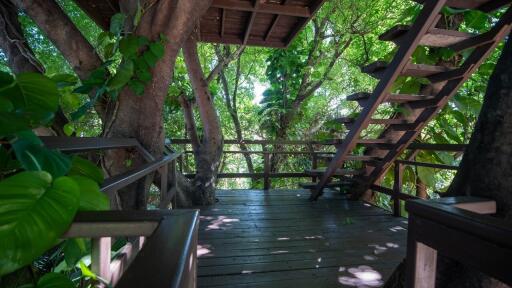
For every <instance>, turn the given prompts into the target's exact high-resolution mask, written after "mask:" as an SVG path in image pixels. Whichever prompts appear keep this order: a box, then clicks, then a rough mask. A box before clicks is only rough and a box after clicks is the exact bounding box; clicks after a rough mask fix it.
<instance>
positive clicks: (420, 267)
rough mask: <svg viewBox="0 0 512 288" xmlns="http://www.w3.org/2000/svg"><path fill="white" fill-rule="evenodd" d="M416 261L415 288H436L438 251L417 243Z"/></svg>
mask: <svg viewBox="0 0 512 288" xmlns="http://www.w3.org/2000/svg"><path fill="white" fill-rule="evenodd" d="M415 258H416V261H415V263H414V266H415V267H414V286H413V287H414V288H435V287H436V269H437V267H436V266H437V251H436V250H434V249H432V248H430V247H429V246H427V245H425V244H423V243H421V242H416V257H415Z"/></svg>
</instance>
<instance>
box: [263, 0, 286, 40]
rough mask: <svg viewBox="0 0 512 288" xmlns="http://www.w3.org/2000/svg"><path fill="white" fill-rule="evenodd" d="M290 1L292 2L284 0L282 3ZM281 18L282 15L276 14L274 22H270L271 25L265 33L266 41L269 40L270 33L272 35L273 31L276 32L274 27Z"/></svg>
mask: <svg viewBox="0 0 512 288" xmlns="http://www.w3.org/2000/svg"><path fill="white" fill-rule="evenodd" d="M288 2H290V0H284V2H283V3H282V4H281V5H287V4H288ZM279 19H281V15H276V16H274V20H272V24H270V27H269V28H268V30H267V33H266V34H265V41H268V39H269V38H270V35H272V32H274V29H275V28H276V26H277V23H278V22H279Z"/></svg>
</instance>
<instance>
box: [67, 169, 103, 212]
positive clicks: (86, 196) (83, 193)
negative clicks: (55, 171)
mask: <svg viewBox="0 0 512 288" xmlns="http://www.w3.org/2000/svg"><path fill="white" fill-rule="evenodd" d="M71 178H72V179H73V180H74V181H75V182H76V183H77V184H78V187H79V188H80V206H79V208H78V210H80V211H99V210H108V209H109V208H110V204H109V203H110V202H109V199H108V197H107V195H105V194H104V193H102V192H101V191H100V187H99V186H98V184H97V183H96V182H94V181H92V180H91V179H89V178H85V177H82V176H71Z"/></svg>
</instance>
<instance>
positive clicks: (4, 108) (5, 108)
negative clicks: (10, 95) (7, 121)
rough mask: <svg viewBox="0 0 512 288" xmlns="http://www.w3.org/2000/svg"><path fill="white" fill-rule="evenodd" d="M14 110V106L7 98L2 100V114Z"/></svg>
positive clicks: (0, 104)
mask: <svg viewBox="0 0 512 288" xmlns="http://www.w3.org/2000/svg"><path fill="white" fill-rule="evenodd" d="M13 109H14V105H12V102H11V101H9V99H7V98H0V112H11V111H12V110H13Z"/></svg>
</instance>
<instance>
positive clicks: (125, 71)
mask: <svg viewBox="0 0 512 288" xmlns="http://www.w3.org/2000/svg"><path fill="white" fill-rule="evenodd" d="M133 70H134V65H133V61H131V60H125V61H123V62H122V63H121V64H120V65H119V67H118V68H117V72H116V75H114V77H112V79H110V80H109V81H108V83H107V87H108V89H109V90H116V89H121V88H123V87H124V86H125V85H126V84H127V83H128V81H130V79H131V78H132V76H133Z"/></svg>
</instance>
